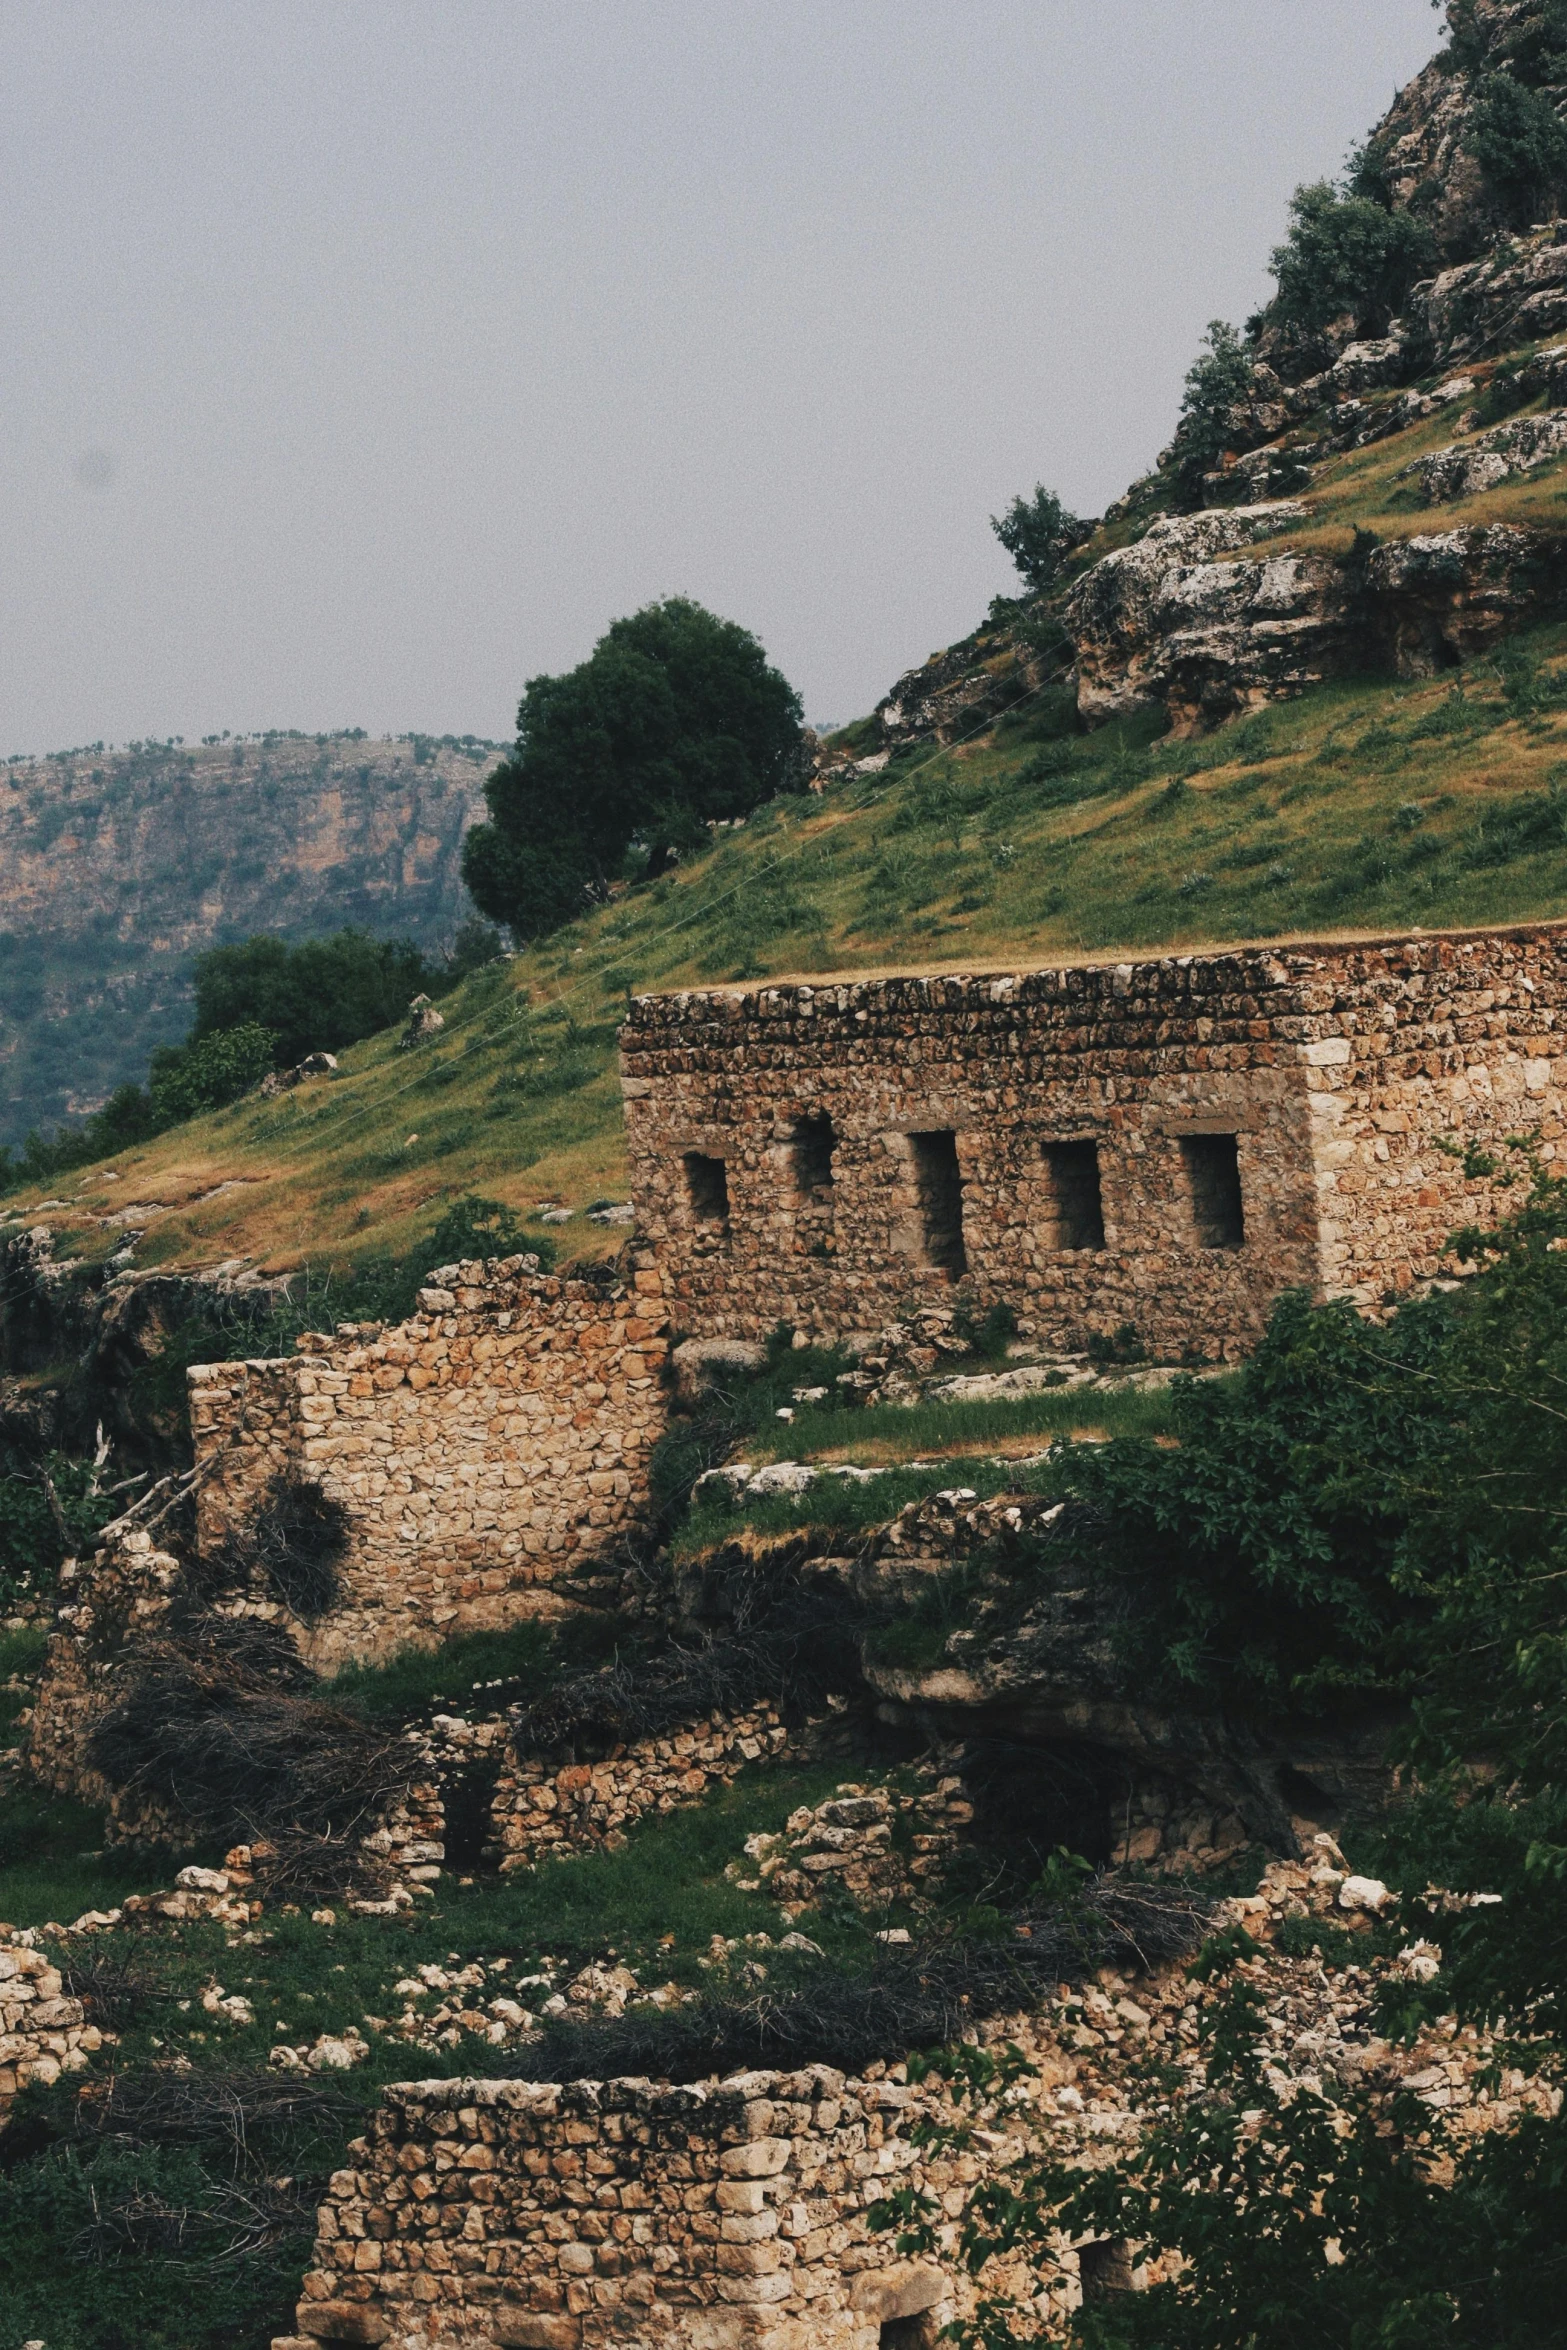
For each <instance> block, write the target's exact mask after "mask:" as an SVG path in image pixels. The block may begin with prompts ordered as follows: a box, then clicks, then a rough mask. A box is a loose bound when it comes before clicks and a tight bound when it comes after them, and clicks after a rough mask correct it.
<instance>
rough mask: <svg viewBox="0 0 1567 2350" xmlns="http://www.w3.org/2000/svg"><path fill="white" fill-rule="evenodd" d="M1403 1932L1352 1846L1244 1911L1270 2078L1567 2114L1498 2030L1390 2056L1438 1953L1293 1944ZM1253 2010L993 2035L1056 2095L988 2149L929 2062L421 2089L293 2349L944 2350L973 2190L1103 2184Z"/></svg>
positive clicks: (1423, 2040) (1322, 1845)
mask: <svg viewBox="0 0 1567 2350" xmlns="http://www.w3.org/2000/svg"><path fill="white" fill-rule="evenodd" d="M1393 1908H1394V1897H1393V1896H1392V1895H1390V1894H1389V1892H1388V1889H1387V1887H1386V1886H1384V1885H1381V1884H1378V1883H1377V1882H1375V1881H1374V1880H1372V1879H1369V1878H1364V1877H1357V1876H1353V1875H1350V1874H1349V1873H1348V1872H1347V1871H1346V1869H1345V1868H1344V1866H1343V1856H1342V1854H1341V1853H1340V1852H1339V1851H1338V1849H1337V1847H1336V1846H1335V1845H1334V1843H1333V1840H1332V1839H1331V1837H1328V1836H1325V1835H1322V1834H1317V1835H1315V1837H1314V1838H1313V1839H1312V1842H1311V1857H1309V1858H1308V1859H1305V1860H1303V1861H1299V1862H1291V1861H1273V1862H1270V1863H1269V1864H1268V1866H1267V1868H1266V1869H1265V1870H1264V1872H1263V1875H1262V1878H1261V1881H1260V1883H1259V1885H1258V1888H1257V1891H1256V1893H1255V1894H1250V1895H1244V1896H1241V1897H1239V1898H1238V1899H1236V1900H1235V1901H1233V1902H1228V1903H1223V1904H1221V1905H1219V1907H1218V1909H1217V1910H1216V1911H1215V1913H1214V1920H1213V1922H1214V1924H1215V1926H1217V1927H1222V1926H1224V1925H1226V1924H1230V1923H1244V1925H1245V1926H1246V1928H1247V1931H1248V1933H1249V1934H1250V1935H1251V1937H1252V1942H1253V1950H1252V1954H1251V1955H1249V1956H1248V1957H1246V1958H1243V1959H1242V1960H1240V1961H1239V1962H1238V1964H1237V1970H1236V1971H1237V1974H1238V1975H1239V1976H1240V1977H1241V1978H1243V1979H1244V1980H1245V1981H1246V1982H1247V1983H1248V1984H1249V1985H1250V1986H1251V1987H1252V1988H1253V1989H1254V1990H1255V1991H1256V1992H1257V1993H1258V1994H1259V2000H1258V2033H1259V2039H1258V2049H1259V2054H1260V2055H1261V2057H1262V2058H1263V2060H1264V2061H1265V2062H1266V2064H1267V2065H1268V2067H1269V2070H1270V2074H1271V2073H1274V2072H1275V2071H1276V2072H1277V2074H1279V2075H1280V2076H1282V2077H1285V2078H1291V2079H1296V2080H1298V2081H1299V2082H1300V2083H1301V2084H1302V2086H1303V2087H1306V2088H1308V2089H1310V2090H1311V2091H1312V2092H1313V2093H1315V2094H1317V2095H1322V2096H1325V2097H1326V2098H1327V2099H1328V2101H1329V2102H1330V2103H1338V2102H1340V2101H1341V2100H1343V2099H1345V2098H1346V2096H1347V2095H1349V2094H1353V2093H1357V2092H1359V2091H1361V2090H1366V2091H1369V2092H1370V2093H1371V2094H1372V2095H1373V2097H1375V2098H1377V2099H1378V2100H1389V2101H1390V2100H1391V2099H1393V2098H1395V2097H1400V2096H1413V2097H1416V2098H1419V2099H1420V2100H1421V2101H1422V2102H1423V2103H1424V2104H1425V2105H1426V2106H1427V2107H1428V2108H1429V2110H1430V2112H1431V2114H1432V2116H1433V2119H1436V2118H1437V2117H1440V2121H1441V2123H1442V2125H1444V2126H1445V2127H1446V2128H1447V2129H1448V2130H1449V2131H1451V2132H1452V2134H1453V2136H1454V2138H1455V2139H1456V2140H1458V2141H1460V2142H1461V2141H1462V2140H1464V2139H1466V2138H1472V2137H1476V2136H1480V2135H1483V2134H1484V2133H1485V2132H1487V2131H1489V2130H1493V2129H1504V2128H1509V2127H1511V2126H1512V2125H1513V2124H1514V2123H1515V2122H1516V2121H1517V2120H1518V2119H1519V2118H1520V2117H1521V2116H1522V2115H1523V2114H1524V2113H1526V2112H1535V2113H1544V2112H1548V2111H1550V2110H1553V2109H1554V2099H1555V2092H1554V2091H1553V2090H1552V2089H1551V2087H1550V2085H1549V2084H1548V2083H1546V2082H1544V2081H1542V2080H1540V2079H1538V2078H1531V2077H1530V2076H1528V2075H1527V2074H1525V2073H1524V2072H1522V2071H1520V2070H1518V2069H1517V2068H1516V2067H1514V2066H1513V2065H1511V2063H1510V2062H1509V2052H1508V2051H1507V2050H1506V2049H1505V2047H1499V2046H1498V2044H1497V2043H1496V2042H1494V2041H1493V2040H1492V2039H1491V2038H1490V2037H1489V2036H1488V2035H1487V2034H1485V2033H1483V2032H1481V2031H1478V2030H1477V2029H1476V2028H1475V2027H1474V2026H1472V2025H1463V2026H1460V2025H1458V2024H1457V2023H1456V2022H1455V2020H1454V2019H1453V2018H1452V2017H1444V2018H1439V2019H1436V2020H1435V2021H1433V2022H1431V2023H1429V2024H1427V2025H1425V2026H1424V2027H1423V2028H1422V2029H1421V2031H1420V2032H1419V2033H1418V2034H1417V2036H1416V2037H1415V2039H1414V2041H1413V2043H1412V2044H1410V2045H1407V2046H1406V2045H1405V2044H1403V2043H1402V2042H1391V2041H1389V2040H1387V2039H1386V2038H1384V2037H1383V2036H1382V2032H1381V2029H1380V2024H1381V2019H1382V2015H1383V2012H1384V2011H1383V2004H1382V2003H1383V1999H1384V1995H1385V1994H1386V1993H1387V1992H1388V1991H1389V1990H1390V1989H1391V1988H1392V1987H1393V1986H1394V1985H1395V1984H1403V1985H1406V1986H1407V1985H1408V1984H1409V1983H1411V1982H1428V1981H1429V1980H1430V1979H1431V1977H1432V1976H1433V1975H1434V1973H1435V1971H1436V1966H1437V1959H1436V1954H1435V1953H1434V1952H1433V1951H1432V1949H1431V1948H1430V1946H1429V1945H1428V1944H1425V1943H1422V1942H1416V1943H1411V1944H1409V1945H1407V1946H1406V1947H1404V1948H1403V1949H1401V1950H1400V1951H1399V1952H1398V1954H1397V1956H1396V1957H1395V1956H1392V1955H1390V1954H1389V1953H1388V1952H1387V1950H1386V1949H1385V1948H1384V1949H1381V1950H1378V1949H1377V1948H1376V1947H1375V1946H1374V1945H1372V1944H1370V1943H1369V1942H1367V1943H1365V1944H1362V1946H1361V1949H1360V1951H1359V1953H1358V1954H1357V1955H1358V1958H1359V1963H1356V1964H1351V1963H1347V1962H1346V1963H1342V1964H1337V1965H1335V1964H1333V1963H1328V1964H1324V1963H1323V1960H1322V1958H1321V1956H1320V1954H1318V1955H1315V1956H1308V1957H1294V1956H1291V1955H1289V1954H1288V1953H1287V1952H1286V1950H1285V1949H1284V1948H1283V1947H1281V1946H1280V1939H1279V1938H1280V1936H1281V1932H1282V1929H1283V1928H1284V1927H1285V1926H1286V1925H1287V1924H1289V1923H1291V1922H1293V1921H1297V1920H1300V1919H1303V1918H1305V1917H1308V1916H1311V1917H1317V1918H1320V1919H1322V1920H1323V1921H1324V1922H1326V1921H1327V1920H1329V1919H1331V1920H1332V1921H1333V1923H1334V1924H1335V1925H1336V1926H1337V1927H1338V1928H1340V1929H1342V1930H1347V1931H1348V1932H1349V1933H1350V1934H1351V1935H1359V1934H1362V1933H1366V1932H1368V1930H1369V1929H1370V1928H1371V1927H1372V1926H1373V1925H1374V1924H1375V1923H1376V1921H1377V1920H1378V1919H1379V1918H1381V1919H1383V1920H1384V1921H1385V1919H1386V1918H1387V1916H1388V1915H1390V1914H1391V1913H1392V1910H1393ZM1324 1938H1326V1937H1324ZM1230 1988H1231V1985H1230V1981H1229V1979H1228V1978H1225V1979H1223V1980H1218V1979H1210V1980H1208V1981H1206V1982H1205V1981H1203V1980H1202V1979H1200V1978H1198V1979H1194V1978H1193V1977H1192V1976H1191V1975H1190V1974H1189V1973H1188V1971H1187V1969H1186V1967H1185V1966H1184V1965H1181V1964H1178V1963H1177V1964H1173V1965H1168V1966H1161V1967H1159V1968H1156V1969H1155V1970H1153V1971H1152V1972H1151V1973H1148V1974H1137V1975H1132V1976H1128V1975H1125V1974H1122V1973H1120V1972H1118V1971H1117V1970H1115V1969H1113V1968H1109V1967H1106V1968H1102V1969H1101V1970H1100V1971H1099V1973H1098V1975H1097V1976H1096V1977H1095V1979H1094V1980H1092V1981H1090V1982H1085V1983H1083V1984H1082V1985H1081V1986H1080V1987H1079V1988H1077V1989H1072V1988H1069V1987H1067V1986H1062V1987H1061V1989H1060V1990H1059V1991H1058V1992H1057V1993H1056V1995H1054V1996H1053V1997H1051V1998H1050V1999H1048V2000H1046V2001H1045V2002H1044V2003H1043V2005H1042V2006H1041V2008H1040V2009H1039V2010H1038V2011H1036V2012H1034V2013H1032V2014H1018V2015H1012V2016H997V2017H992V2018H990V2019H989V2020H988V2021H987V2022H985V2023H984V2024H982V2025H981V2026H980V2027H979V2035H978V2036H979V2037H980V2039H981V2040H983V2041H986V2042H989V2043H992V2044H994V2043H998V2042H999V2043H1006V2042H1010V2043H1012V2044H1013V2045H1015V2046H1016V2047H1017V2048H1018V2049H1019V2050H1020V2051H1021V2053H1022V2054H1023V2056H1024V2057H1025V2059H1026V2060H1027V2063H1028V2065H1029V2067H1030V2071H1029V2073H1028V2074H1027V2075H1026V2076H1025V2080H1024V2082H1023V2083H1021V2084H1018V2085H1015V2086H1014V2087H1013V2088H1010V2089H1007V2090H1005V2091H1004V2092H1003V2093H1002V2094H1001V2096H1000V2097H999V2098H998V2100H997V2101H996V2102H995V2103H994V2104H993V2105H991V2106H990V2107H989V2108H988V2109H987V2110H986V2111H985V2112H983V2113H982V2114H981V2115H980V2116H978V2117H976V2116H974V2115H972V2114H969V2115H967V2116H966V2118H968V2119H970V2120H974V2119H976V2118H977V2119H980V2120H982V2121H983V2122H984V2123H985V2124H986V2126H983V2127H980V2128H976V2129H975V2130H974V2131H973V2133H972V2135H971V2136H969V2137H968V2138H967V2140H966V2142H965V2143H950V2142H949V2143H947V2144H941V2143H936V2144H931V2143H928V2142H926V2141H925V2140H924V2139H923V2138H922V2137H921V2136H920V2135H919V2134H918V2129H919V2124H920V2123H921V2122H922V2121H930V2120H934V2121H937V2122H940V2121H943V2120H950V2119H951V2118H953V2117H952V2115H951V2112H950V2109H948V2108H946V2107H944V2106H943V2105H942V2103H941V2102H940V2097H941V2092H940V2089H939V2085H938V2084H937V2083H936V2082H935V2081H934V2080H933V2079H931V2078H927V2079H926V2080H925V2081H924V2082H922V2083H920V2084H918V2085H914V2084H911V2083H910V2082H909V2081H908V2080H907V2079H906V2078H905V2077H904V2067H903V2066H902V2065H901V2064H893V2065H886V2064H873V2065H870V2066H868V2067H867V2068H866V2071H865V2075H864V2077H863V2078H861V2079H858V2080H856V2079H846V2078H845V2077H844V2075H843V2074H842V2073H839V2072H835V2071H833V2070H832V2069H830V2068H829V2067H827V2066H825V2065H811V2066H808V2067H805V2068H803V2069H802V2070H800V2071H798V2072H793V2073H776V2072H755V2073H741V2074H736V2075H732V2076H731V2077H730V2078H728V2079H727V2080H724V2081H721V2082H718V2081H708V2082H705V2083H701V2084H697V2085H693V2086H689V2087H671V2086H669V2085H668V2084H661V2083H657V2082H651V2081H647V2080H611V2081H601V2082H600V2081H580V2082H577V2083H574V2084H571V2085H568V2086H550V2085H542V2086H541V2085H537V2084H533V2083H525V2082H521V2081H515V2080H428V2081H412V2082H404V2083H401V2084H399V2085H396V2086H393V2087H392V2088H390V2089H389V2090H388V2091H387V2092H386V2096H385V2102H384V2104H383V2106H382V2108H381V2110H380V2112H379V2113H378V2114H377V2115H376V2117H375V2120H374V2123H373V2125H372V2128H371V2131H370V2133H369V2135H368V2137H367V2138H364V2139H360V2140H357V2141H356V2142H355V2143H354V2144H353V2145H352V2146H351V2147H350V2148H349V2149H348V2152H349V2157H350V2161H351V2164H352V2167H351V2168H345V2169H343V2170H341V2171H339V2172H337V2173H336V2174H335V2175H334V2176H333V2178H332V2181H331V2186H330V2192H329V2197H328V2200H327V2202H326V2203H325V2204H324V2205H323V2207H322V2209H321V2212H320V2215H319V2221H318V2231H319V2232H318V2235H317V2240H316V2245H315V2255H314V2260H313V2263H312V2266H311V2268H310V2270H309V2271H308V2272H307V2274H306V2276H305V2278H304V2280H303V2295H302V2298H301V2299H300V2301H299V2302H298V2304H297V2307H296V2313H295V2320H294V2322H295V2326H296V2328H297V2331H296V2332H295V2333H293V2334H289V2335H285V2336H282V2337H279V2338H278V2340H277V2341H275V2343H274V2345H273V2350H319V2346H320V2345H321V2344H323V2343H330V2344H348V2343H377V2344H385V2345H386V2350H491V2346H492V2345H502V2346H507V2350H934V2345H935V2343H936V2341H937V2339H938V2335H939V2330H940V2328H941V2327H942V2326H943V2325H945V2324H947V2323H948V2322H949V2321H950V2320H952V2319H953V2318H958V2317H965V2316H968V2315H970V2314H971V2313H972V2310H973V2306H974V2302H973V2295H974V2293H975V2291H976V2281H975V2280H972V2279H970V2278H969V2277H968V2276H967V2275H966V2273H965V2271H964V2268H963V2264H962V2259H961V2248H960V2234H961V2228H962V2223H963V2213H964V2207H965V2202H966V2198H967V2196H968V2193H969V2191H970V2190H971V2189H972V2188H973V2187H974V2186H975V2185H976V2184H977V2183H979V2182H980V2181H981V2180H983V2179H985V2178H988V2177H993V2176H996V2175H997V2174H998V2173H1004V2172H1005V2170H1006V2169H1007V2167H1008V2165H1009V2164H1011V2163H1012V2162H1013V2161H1014V2160H1015V2159H1016V2158H1017V2156H1018V2155H1019V2154H1020V2153H1021V2152H1023V2150H1024V2148H1025V2146H1027V2147H1030V2148H1032V2149H1033V2150H1034V2151H1035V2152H1038V2153H1042V2154H1044V2155H1046V2156H1048V2157H1049V2158H1051V2159H1053V2160H1056V2161H1059V2162H1063V2163H1066V2164H1069V2165H1073V2166H1080V2167H1094V2166H1096V2165H1099V2164H1102V2163H1104V2162H1106V2161H1109V2160H1113V2159H1115V2158H1117V2157H1119V2156H1124V2155H1125V2154H1126V2153H1128V2152H1129V2151H1130V2150H1131V2149H1132V2148H1133V2147H1134V2146H1135V2145H1136V2144H1137V2142H1138V2140H1139V2138H1140V2137H1141V2135H1142V2133H1143V2131H1144V2129H1145V2128H1146V2127H1147V2124H1148V2121H1149V2120H1150V2118H1152V2117H1153V2116H1154V2115H1157V2114H1159V2113H1163V2112H1167V2111H1168V2107H1169V2100H1170V2098H1171V2095H1172V2093H1173V2094H1174V2095H1176V2096H1178V2097H1190V2096H1192V2095H1195V2094H1198V2093H1199V2092H1200V2091H1201V2089H1202V2086H1203V2083H1204V2079H1205V2070H1204V2053H1205V2050H1206V2048H1207V2045H1208V2033H1209V2028H1210V2026H1211V2021H1212V2012H1213V2009H1214V2007H1215V2006H1216V2004H1217V2003H1218V2002H1219V2001H1221V2000H1223V1999H1226V1998H1227V1997H1228V1996H1229V1991H1230ZM1205 2017H1206V2020H1205ZM1401 2126H1403V2127H1407V2123H1405V2124H1401ZM905 2185H906V2186H911V2187H914V2188H916V2189H918V2190H920V2191H922V2192H923V2193H924V2194H925V2195H926V2196H927V2197H929V2199H930V2206H928V2208H930V2207H933V2208H932V2209H931V2217H932V2222H933V2225H934V2228H935V2231H936V2232H935V2244H934V2249H933V2251H932V2253H931V2255H930V2256H929V2257H928V2258H926V2257H921V2258H918V2259H914V2260H909V2259H907V2258H904V2257H901V2256H900V2255H899V2253H898V2251H897V2248H896V2241H895V2235H894V2233H892V2232H883V2231H880V2230H877V2229H875V2228H873V2227H872V2226H871V2224H870V2216H869V2215H870V2207H871V2206H872V2205H873V2204H874V2203H876V2202H878V2201H880V2200H882V2199H883V2198H885V2197H887V2196H888V2195H890V2193H891V2192H892V2191H893V2190H894V2189H895V2188H898V2187H900V2186H905ZM1090 2250H1091V2251H1092V2253H1093V2255H1094V2258H1093V2260H1092V2261H1090V2260H1089V2259H1088V2258H1087V2257H1085V2255H1086V2254H1088V2253H1089V2252H1090ZM1168 2273H1169V2272H1168V2270H1167V2269H1166V2268H1165V2267H1164V2265H1163V2263H1162V2260H1161V2258H1160V2257H1159V2256H1158V2255H1157V2254H1155V2253H1153V2252H1152V2251H1151V2249H1150V2248H1149V2247H1145V2246H1137V2245H1129V2244H1126V2243H1121V2242H1115V2241H1099V2242H1096V2243H1093V2244H1092V2245H1091V2246H1090V2245H1085V2244H1081V2243H1078V2244H1073V2243H1068V2242H1066V2241H1063V2240H1059V2239H1058V2240H1057V2241H1056V2242H1055V2243H1054V2244H1053V2245H1052V2246H1051V2247H1050V2259H1049V2261H1048V2263H1047V2264H1046V2265H1045V2266H1044V2268H1043V2270H1042V2271H1041V2270H1034V2271H1030V2270H1028V2269H1027V2268H1024V2267H1023V2266H1021V2265H1020V2264H1019V2265H1013V2264H1012V2263H1010V2262H1009V2261H1007V2260H1004V2259H1003V2260H997V2261H994V2262H992V2263H991V2264H990V2265H989V2266H988V2267H987V2269H986V2271H985V2272H984V2275H983V2276H982V2277H981V2278H980V2279H979V2280H977V2289H980V2290H983V2291H984V2292H986V2293H987V2294H989V2293H995V2294H997V2295H998V2296H1000V2297H1002V2298H1012V2299H1014V2300H1017V2301H1020V2302H1021V2303H1022V2314H1023V2315H1024V2316H1025V2318H1026V2319H1027V2320H1028V2323H1027V2324H1026V2325H1025V2327H1024V2329H1023V2330H1024V2331H1025V2332H1027V2333H1028V2334H1029V2336H1030V2338H1035V2337H1036V2336H1037V2338H1041V2339H1045V2340H1056V2339H1060V2338H1061V2336H1062V2334H1063V2332H1064V2330H1065V2321H1066V2319H1067V2317H1068V2315H1069V2313H1070V2312H1071V2311H1072V2310H1073V2309H1075V2308H1076V2307H1077V2306H1078V2305H1079V2303H1080V2301H1081V2300H1082V2299H1083V2298H1084V2297H1085V2296H1088V2295H1092V2294H1097V2293H1100V2292H1104V2291H1107V2290H1125V2289H1127V2288H1130V2289H1132V2290H1137V2289H1140V2288H1143V2287H1146V2286H1148V2285H1151V2284H1154V2283H1157V2282H1158V2281H1159V2280H1160V2279H1161V2277H1162V2276H1164V2275H1166V2274H1168Z"/></svg>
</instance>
